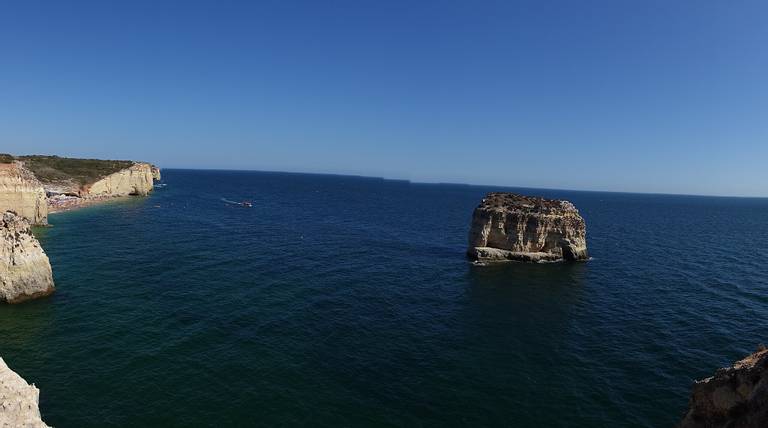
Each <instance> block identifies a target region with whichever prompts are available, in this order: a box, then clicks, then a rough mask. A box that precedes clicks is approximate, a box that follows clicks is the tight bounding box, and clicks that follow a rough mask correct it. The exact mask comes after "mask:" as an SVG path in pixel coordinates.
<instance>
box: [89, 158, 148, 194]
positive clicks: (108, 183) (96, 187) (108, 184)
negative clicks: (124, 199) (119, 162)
mask: <svg viewBox="0 0 768 428" xmlns="http://www.w3.org/2000/svg"><path fill="white" fill-rule="evenodd" d="M152 168H153V167H152V165H150V164H148V163H143V162H137V163H135V164H134V165H133V166H131V167H129V168H126V169H123V170H120V171H118V172H116V173H114V174H110V175H108V176H106V177H104V178H102V179H101V180H98V181H96V182H95V183H92V184H90V185H86V186H84V188H83V192H82V196H83V197H89V196H96V197H98V196H128V195H139V196H146V195H148V194H149V192H151V191H152V189H153V184H154V182H153V177H154V176H155V173H154V172H153V170H152ZM158 174H159V172H158Z"/></svg>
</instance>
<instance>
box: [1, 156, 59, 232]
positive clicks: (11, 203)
mask: <svg viewBox="0 0 768 428" xmlns="http://www.w3.org/2000/svg"><path fill="white" fill-rule="evenodd" d="M6 210H11V211H14V212H16V213H18V214H19V215H21V216H23V217H26V218H27V219H29V221H30V222H32V224H39V225H42V224H46V223H47V222H48V201H47V200H46V197H45V189H43V185H42V183H40V181H39V180H38V179H37V178H35V175H34V174H32V172H31V171H29V170H28V169H27V168H25V167H24V164H23V162H20V161H16V160H10V161H9V162H8V163H0V213H4V212H5V211H6Z"/></svg>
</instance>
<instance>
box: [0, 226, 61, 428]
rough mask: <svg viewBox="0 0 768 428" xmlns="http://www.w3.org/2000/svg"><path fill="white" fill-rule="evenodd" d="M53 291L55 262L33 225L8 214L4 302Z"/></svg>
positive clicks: (2, 265)
mask: <svg viewBox="0 0 768 428" xmlns="http://www.w3.org/2000/svg"><path fill="white" fill-rule="evenodd" d="M53 291H54V286H53V274H52V272H51V263H50V262H49V261H48V256H47V255H46V254H45V252H44V251H43V249H42V247H40V243H39V242H38V241H37V239H36V238H35V237H34V236H33V235H32V231H31V229H30V227H29V222H28V221H27V220H26V219H25V218H24V217H21V216H19V215H17V214H16V213H14V212H12V211H6V212H5V213H4V214H3V216H2V220H0V302H8V303H19V302H23V301H25V300H29V299H34V298H37V297H43V296H47V295H49V294H51V293H53ZM0 426H2V425H0Z"/></svg>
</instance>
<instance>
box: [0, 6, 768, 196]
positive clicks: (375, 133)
mask: <svg viewBox="0 0 768 428" xmlns="http://www.w3.org/2000/svg"><path fill="white" fill-rule="evenodd" d="M119 3H120V4H118V2H109V1H92V2H81V1H74V0H73V1H68V2H55V1H49V2H37V1H28V0H18V1H2V0H0V152H11V153H16V154H26V153H54V154H59V155H65V156H85V157H103V158H130V159H141V160H148V161H153V162H156V163H158V164H159V165H161V166H163V167H190V168H233V169H259V170H275V171H306V172H330V173H346V174H361V175H374V176H384V177H390V178H404V179H410V180H414V181H439V182H463V183H481V184H499V185H512V186H526V187H548V188H566V189H583V190H613V191H635V192H662V193H693V194H717V195H760V196H768V167H767V166H766V164H767V163H768V49H766V46H768V25H765V23H766V22H768V2H764V1H740V0H733V1H727V2H726V1H684V0H680V1H668V0H664V1H654V0H643V1H634V0H632V1H630V0H626V1H623V0H605V1H590V0H584V1H570V0H568V1H546V0H539V1H526V2H514V1H488V2H481V1H462V2H458V1H448V0H446V1H436V2H431V1H419V2H416V1H394V0H393V1H362V0H358V1H332V0H329V1H290V0H280V1H278V0H275V1H263V2H256V1H252V2H231V1H209V2H200V1H183V2H160V1H153V2H146V3H143V2H140V1H131V2H127V1H126V2H119Z"/></svg>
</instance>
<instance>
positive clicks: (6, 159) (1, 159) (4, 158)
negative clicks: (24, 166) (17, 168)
mask: <svg viewBox="0 0 768 428" xmlns="http://www.w3.org/2000/svg"><path fill="white" fill-rule="evenodd" d="M13 159H14V158H13V156H12V155H9V154H8V153H0V163H11V162H13Z"/></svg>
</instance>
